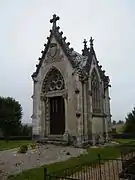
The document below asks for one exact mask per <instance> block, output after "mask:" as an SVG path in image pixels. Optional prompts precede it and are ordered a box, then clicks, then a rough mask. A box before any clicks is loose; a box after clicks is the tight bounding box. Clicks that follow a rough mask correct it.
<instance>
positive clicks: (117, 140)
mask: <svg viewBox="0 0 135 180" xmlns="http://www.w3.org/2000/svg"><path fill="white" fill-rule="evenodd" d="M114 140H115V141H116V142H119V143H120V144H132V145H135V139H114Z"/></svg>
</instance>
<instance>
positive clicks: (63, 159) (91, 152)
mask: <svg viewBox="0 0 135 180" xmlns="http://www.w3.org/2000/svg"><path fill="white" fill-rule="evenodd" d="M116 141H117V142H119V143H120V144H119V145H116V144H115V145H113V146H106V147H99V148H96V147H95V148H88V149H87V154H86V153H84V154H81V155H80V152H78V150H77V149H76V150H74V149H75V148H72V147H58V146H57V147H53V145H51V146H50V145H47V146H45V147H43V149H45V154H44V156H46V157H47V156H48V155H49V153H50V156H51V157H52V156H53V155H54V156H55V155H56V152H57V155H58V152H59V155H60V157H59V160H58V161H57V160H56V157H54V162H53V161H52V163H51V161H48V163H46V162H45V159H44V162H43V157H41V160H40V159H39V160H38V163H37V164H36V165H35V166H33V167H32V166H29V165H28V168H24V170H23V172H21V171H22V169H21V167H20V166H19V163H18V165H17V163H16V161H15V159H16V158H18V156H17V155H16V156H13V157H11V154H10V153H11V152H12V153H13V152H14V151H13V150H12V149H11V148H17V147H19V146H20V145H22V144H27V145H30V144H31V143H32V142H31V141H11V142H10V141H9V142H8V143H6V142H4V141H0V144H2V146H1V149H0V150H4V149H11V150H7V151H1V152H0V153H3V155H4V153H5V152H9V154H10V157H8V155H9V154H8V153H7V156H6V154H5V156H6V157H5V159H6V158H7V159H8V160H10V161H15V162H14V163H16V164H15V165H14V166H16V167H15V168H16V169H14V170H13V169H12V168H11V166H12V165H13V164H12V163H13V162H12V163H11V162H10V163H11V164H10V163H8V164H9V167H8V168H7V169H8V170H9V171H10V168H11V169H12V170H13V171H14V173H15V171H16V172H19V171H20V173H19V174H14V173H13V171H11V174H12V173H13V174H14V175H11V176H9V177H8V180H26V179H27V180H43V179H44V167H47V170H48V172H56V173H57V172H59V171H61V172H62V170H64V169H66V168H69V169H72V168H73V167H75V166H77V165H81V164H91V163H93V162H94V161H95V160H96V159H97V155H98V154H99V153H100V155H101V157H102V158H117V157H119V156H120V146H122V145H123V144H127V145H128V144H135V140H127V139H125V140H124V139H117V140H116ZM61 149H63V152H62V153H63V155H61V153H60V151H61ZM51 151H52V152H51ZM67 152H68V153H69V154H67ZM77 153H78V157H75V156H77V155H76V154H77ZM70 154H71V155H73V156H70ZM3 155H2V157H3V159H4V156H3ZM27 156H28V154H23V155H22V157H24V159H25V158H27V159H28V160H27V163H29V160H30V159H29V158H30V157H27ZM34 157H35V158H36V156H35V154H33V156H32V158H34ZM0 161H1V162H2V159H1V157H0ZM39 161H42V163H41V162H39ZM43 163H44V164H46V165H43ZM1 165H2V164H1ZM25 166H26V165H25ZM27 169H28V170H27ZM9 174H10V173H9Z"/></svg>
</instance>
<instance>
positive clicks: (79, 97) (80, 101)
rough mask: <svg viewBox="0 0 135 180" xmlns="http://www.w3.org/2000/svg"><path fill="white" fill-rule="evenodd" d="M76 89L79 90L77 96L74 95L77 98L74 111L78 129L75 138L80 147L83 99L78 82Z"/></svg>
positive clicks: (80, 84) (80, 85)
mask: <svg viewBox="0 0 135 180" xmlns="http://www.w3.org/2000/svg"><path fill="white" fill-rule="evenodd" d="M78 83H79V84H78V86H77V88H78V89H79V90H80V91H79V93H78V94H76V98H77V110H76V118H77V129H78V133H77V134H78V137H77V144H78V146H81V145H82V141H83V128H84V127H83V109H82V108H83V107H82V106H83V99H82V98H83V97H82V83H81V82H80V81H79V82H78Z"/></svg>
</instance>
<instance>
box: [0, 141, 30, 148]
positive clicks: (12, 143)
mask: <svg viewBox="0 0 135 180" xmlns="http://www.w3.org/2000/svg"><path fill="white" fill-rule="evenodd" d="M31 143H32V141H30V140H26V141H25V140H21V141H19V140H14V141H8V142H6V141H4V140H0V151H4V150H7V149H13V148H17V147H19V146H21V145H24V144H26V145H29V144H31Z"/></svg>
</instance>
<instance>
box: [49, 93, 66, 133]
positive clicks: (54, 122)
mask: <svg viewBox="0 0 135 180" xmlns="http://www.w3.org/2000/svg"><path fill="white" fill-rule="evenodd" d="M64 105H65V104H64V99H63V97H62V96H56V97H51V98H50V134H56V135H57V134H64V132H65V107H64Z"/></svg>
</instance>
